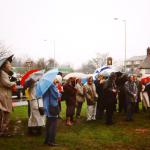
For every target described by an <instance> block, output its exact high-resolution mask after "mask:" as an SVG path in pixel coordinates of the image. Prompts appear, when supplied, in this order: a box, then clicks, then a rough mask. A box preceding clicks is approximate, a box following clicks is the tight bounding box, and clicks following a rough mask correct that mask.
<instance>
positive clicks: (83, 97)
mask: <svg viewBox="0 0 150 150" xmlns="http://www.w3.org/2000/svg"><path fill="white" fill-rule="evenodd" d="M11 61H12V56H11V57H8V58H6V59H5V60H4V61H3V63H2V65H1V67H0V136H4V135H8V125H9V122H10V113H11V111H12V100H11V92H12V89H13V88H14V86H15V85H16V83H15V82H11V81H10V78H9V72H10V71H11ZM39 79H40V78H39ZM39 79H37V78H36V80H35V79H34V78H32V77H31V78H30V79H28V80H27V82H26V83H25V89H26V97H27V99H28V100H29V101H28V109H29V111H28V116H29V118H28V130H29V134H41V127H42V126H45V128H46V134H45V141H44V144H47V145H49V146H56V143H55V136H56V128H57V119H58V118H61V115H60V114H61V113H60V112H61V102H62V101H65V103H66V125H67V126H72V125H73V124H74V122H75V118H76V119H80V117H81V111H82V106H83V103H84V102H86V105H87V113H86V120H87V122H91V121H95V120H98V119H101V118H103V117H105V123H106V124H107V125H112V124H113V123H114V121H113V114H114V112H119V113H121V112H122V111H124V114H125V116H126V121H133V114H134V113H136V112H139V102H141V101H142V106H143V110H148V111H149V109H150V104H149V99H150V84H147V85H146V84H145V85H144V84H143V83H141V82H140V81H139V80H138V79H137V76H136V75H127V74H124V73H114V72H112V73H111V74H110V76H109V77H105V76H103V75H102V74H97V76H96V80H93V76H88V77H87V82H86V83H84V84H83V83H82V78H75V77H70V78H69V79H68V80H66V81H65V82H63V83H62V79H63V78H62V74H61V73H59V75H57V76H56V78H55V79H54V81H53V83H52V84H51V85H50V87H48V89H47V90H46V92H45V93H44V94H43V95H42V97H40V98H39V97H37V95H36V92H35V90H36V85H37V82H38V80H39ZM39 99H40V100H42V102H43V108H44V109H43V111H44V113H43V114H44V115H43V114H42V113H41V112H40V110H39V108H40V106H39V101H40V100H39ZM41 111H42V110H41Z"/></svg>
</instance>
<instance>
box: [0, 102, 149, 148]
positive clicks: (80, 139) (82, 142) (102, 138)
mask: <svg viewBox="0 0 150 150" xmlns="http://www.w3.org/2000/svg"><path fill="white" fill-rule="evenodd" d="M62 106H63V110H62V112H61V115H62V117H63V120H59V121H58V128H57V129H58V130H57V137H56V142H57V143H59V144H60V146H59V147H55V148H50V147H48V146H45V145H43V140H44V132H43V134H42V135H41V136H29V135H27V107H26V106H21V107H16V108H15V109H14V112H13V113H12V122H11V132H13V133H15V135H14V136H13V137H9V138H8V137H3V138H2V137H0V150H49V149H54V150H90V149H91V150H150V117H149V116H148V113H144V112H140V113H138V114H135V115H134V121H133V122H126V121H124V120H125V117H124V115H123V114H119V113H115V114H114V120H115V122H116V123H115V124H114V125H112V126H106V125H105V124H104V119H102V120H97V121H93V122H86V117H85V116H86V104H84V108H83V110H82V117H81V119H78V120H76V123H75V124H74V125H73V126H72V127H68V126H66V125H65V104H64V102H63V103H62Z"/></svg>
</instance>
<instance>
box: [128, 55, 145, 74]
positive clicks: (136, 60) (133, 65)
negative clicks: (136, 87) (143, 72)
mask: <svg viewBox="0 0 150 150" xmlns="http://www.w3.org/2000/svg"><path fill="white" fill-rule="evenodd" d="M145 57H146V55H143V56H133V57H131V58H129V59H127V60H126V71H127V72H128V73H132V74H135V73H140V69H139V68H140V64H141V63H142V62H143V61H144V59H145Z"/></svg>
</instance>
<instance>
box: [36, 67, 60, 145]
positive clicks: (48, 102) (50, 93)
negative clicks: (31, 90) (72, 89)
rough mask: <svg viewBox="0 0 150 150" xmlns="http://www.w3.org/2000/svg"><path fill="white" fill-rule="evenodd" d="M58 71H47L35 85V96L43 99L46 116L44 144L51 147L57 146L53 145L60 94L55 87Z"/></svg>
mask: <svg viewBox="0 0 150 150" xmlns="http://www.w3.org/2000/svg"><path fill="white" fill-rule="evenodd" d="M57 74H58V69H53V70H50V71H48V72H47V73H45V74H44V75H43V77H42V78H41V79H40V80H39V82H38V83H37V85H36V96H37V97H41V96H42V98H43V105H44V110H45V116H46V134H45V141H44V144H46V145H49V146H51V147H53V146H58V145H57V144H56V143H55V137H56V128H57V118H58V114H59V106H58V99H59V97H60V93H59V92H58V89H57V87H56V85H55V82H54V80H55V78H56V75H57Z"/></svg>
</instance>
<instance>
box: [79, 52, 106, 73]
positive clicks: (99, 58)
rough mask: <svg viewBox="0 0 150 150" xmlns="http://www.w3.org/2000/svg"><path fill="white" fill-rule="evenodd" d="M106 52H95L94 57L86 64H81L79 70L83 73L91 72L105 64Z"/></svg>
mask: <svg viewBox="0 0 150 150" xmlns="http://www.w3.org/2000/svg"><path fill="white" fill-rule="evenodd" d="M107 56H108V54H107V53H106V54H100V53H97V54H96V57H95V58H92V59H91V60H89V61H88V62H87V63H86V64H83V65H82V67H81V69H79V70H80V71H82V72H84V73H93V72H94V71H95V70H96V69H97V68H99V67H101V66H103V65H106V60H107Z"/></svg>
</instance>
